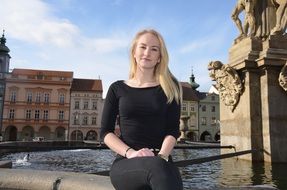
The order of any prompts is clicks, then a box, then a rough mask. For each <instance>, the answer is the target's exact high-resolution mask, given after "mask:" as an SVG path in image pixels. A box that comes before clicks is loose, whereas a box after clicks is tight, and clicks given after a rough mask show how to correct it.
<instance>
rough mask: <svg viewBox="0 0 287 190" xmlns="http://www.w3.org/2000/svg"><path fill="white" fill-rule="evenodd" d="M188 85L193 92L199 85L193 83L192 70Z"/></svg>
mask: <svg viewBox="0 0 287 190" xmlns="http://www.w3.org/2000/svg"><path fill="white" fill-rule="evenodd" d="M189 81H190V82H189V83H190V85H191V87H192V89H193V90H196V89H197V88H198V87H199V84H197V83H196V82H195V77H194V74H193V69H191V77H189Z"/></svg>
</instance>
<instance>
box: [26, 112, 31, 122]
mask: <svg viewBox="0 0 287 190" xmlns="http://www.w3.org/2000/svg"><path fill="white" fill-rule="evenodd" d="M31 116H32V110H26V120H30V119H31Z"/></svg>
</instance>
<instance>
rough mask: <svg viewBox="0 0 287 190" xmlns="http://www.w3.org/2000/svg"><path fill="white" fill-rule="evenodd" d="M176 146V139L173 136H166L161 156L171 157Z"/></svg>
mask: <svg viewBox="0 0 287 190" xmlns="http://www.w3.org/2000/svg"><path fill="white" fill-rule="evenodd" d="M175 144H176V139H175V138H174V137H173V136H171V135H168V136H166V137H165V138H164V140H163V143H162V146H161V149H160V151H159V154H162V155H165V156H169V155H170V154H171V152H172V150H173V148H174V146H175Z"/></svg>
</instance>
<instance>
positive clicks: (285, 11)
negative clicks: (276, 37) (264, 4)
mask: <svg viewBox="0 0 287 190" xmlns="http://www.w3.org/2000/svg"><path fill="white" fill-rule="evenodd" d="M272 3H273V5H274V6H275V7H277V10H276V25H275V27H274V28H273V29H272V30H271V34H283V33H285V31H286V28H287V1H286V0H272Z"/></svg>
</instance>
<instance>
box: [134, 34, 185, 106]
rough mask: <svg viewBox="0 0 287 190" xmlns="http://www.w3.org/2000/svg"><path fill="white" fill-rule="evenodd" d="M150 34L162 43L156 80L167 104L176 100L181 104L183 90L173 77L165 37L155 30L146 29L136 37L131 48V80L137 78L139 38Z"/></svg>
mask: <svg viewBox="0 0 287 190" xmlns="http://www.w3.org/2000/svg"><path fill="white" fill-rule="evenodd" d="M146 33H150V34H153V35H154V36H155V37H156V38H157V39H158V40H159V43H160V62H159V63H158V64H157V65H156V67H155V70H154V74H155V77H156V80H157V81H158V82H159V84H160V86H161V87H162V89H163V91H164V93H165V95H166V97H167V103H171V102H172V101H173V100H174V99H175V101H176V102H177V103H178V104H179V103H180V102H181V98H182V90H181V85H180V84H179V83H178V81H177V80H176V78H175V77H174V76H173V75H172V73H171V72H170V70H169V68H168V62H169V57H168V52H167V49H166V45H165V43H164V40H163V37H162V36H161V35H160V33H158V32H157V31H155V30H153V29H145V30H142V31H140V32H138V33H137V34H136V36H135V37H134V39H133V41H132V44H131V48H130V73H129V78H130V79H132V78H134V77H135V73H136V70H137V66H136V65H137V63H136V60H135V58H134V53H135V48H136V46H137V42H138V39H139V37H141V36H142V35H143V34H146Z"/></svg>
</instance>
